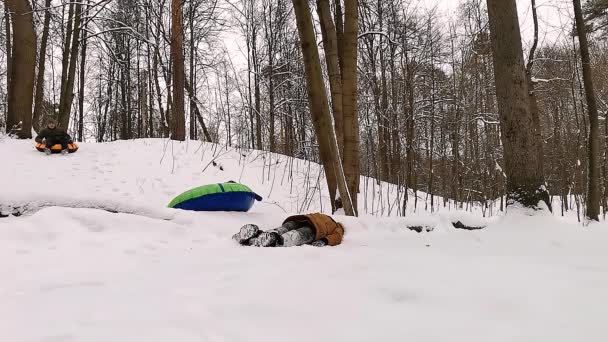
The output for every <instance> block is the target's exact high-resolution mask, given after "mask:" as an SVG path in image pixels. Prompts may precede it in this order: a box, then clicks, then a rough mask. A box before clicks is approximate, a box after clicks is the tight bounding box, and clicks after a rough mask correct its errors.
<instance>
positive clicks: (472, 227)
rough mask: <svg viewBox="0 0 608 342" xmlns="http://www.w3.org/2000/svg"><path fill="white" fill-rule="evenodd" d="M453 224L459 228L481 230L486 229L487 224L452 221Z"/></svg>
mask: <svg viewBox="0 0 608 342" xmlns="http://www.w3.org/2000/svg"><path fill="white" fill-rule="evenodd" d="M452 226H454V228H457V229H465V230H479V229H484V228H485V227H486V226H467V225H465V224H464V223H462V222H461V221H456V222H452Z"/></svg>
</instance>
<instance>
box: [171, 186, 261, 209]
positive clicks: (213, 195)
mask: <svg viewBox="0 0 608 342" xmlns="http://www.w3.org/2000/svg"><path fill="white" fill-rule="evenodd" d="M256 200H257V201H261V200H262V197H261V196H260V195H258V194H256V193H255V192H253V191H252V190H251V189H250V188H249V187H247V186H246V185H243V184H239V183H234V182H228V183H217V184H208V185H203V186H199V187H198V188H194V189H190V190H188V191H186V192H184V193H182V194H180V195H179V196H177V197H175V198H174V199H173V200H172V201H171V203H169V208H175V209H183V210H194V211H248V210H249V209H251V207H252V206H253V203H255V201H256Z"/></svg>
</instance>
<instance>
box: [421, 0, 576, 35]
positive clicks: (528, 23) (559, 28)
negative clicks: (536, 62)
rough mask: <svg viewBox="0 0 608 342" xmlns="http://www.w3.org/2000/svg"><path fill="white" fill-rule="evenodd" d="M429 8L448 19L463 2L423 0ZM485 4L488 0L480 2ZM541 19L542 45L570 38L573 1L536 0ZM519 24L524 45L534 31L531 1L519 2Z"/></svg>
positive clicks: (458, 0) (459, 0) (521, 0)
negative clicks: (434, 8)
mask: <svg viewBox="0 0 608 342" xmlns="http://www.w3.org/2000/svg"><path fill="white" fill-rule="evenodd" d="M421 1H422V2H423V3H424V5H425V6H426V7H428V8H433V7H435V6H437V8H438V9H439V10H440V11H441V12H442V13H443V14H444V15H446V17H451V16H452V15H453V14H454V13H456V9H457V8H458V5H459V4H460V2H461V0H421ZM478 1H481V2H484V3H485V1H486V0H478ZM536 8H537V11H538V19H539V32H540V34H539V40H540V44H541V45H546V44H547V45H553V44H555V42H556V41H557V40H561V39H564V38H568V34H569V32H570V31H571V29H572V18H573V17H574V14H573V10H572V1H571V0H536ZM517 9H518V12H519V24H520V26H521V31H522V39H523V40H524V45H528V44H529V42H530V41H531V39H532V37H533V34H534V30H533V26H532V25H533V23H532V6H531V0H517Z"/></svg>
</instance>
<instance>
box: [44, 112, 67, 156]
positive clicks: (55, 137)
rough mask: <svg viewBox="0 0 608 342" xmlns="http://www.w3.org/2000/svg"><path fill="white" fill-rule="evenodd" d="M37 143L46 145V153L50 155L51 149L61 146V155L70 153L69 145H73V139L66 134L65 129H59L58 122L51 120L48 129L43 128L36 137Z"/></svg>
mask: <svg viewBox="0 0 608 342" xmlns="http://www.w3.org/2000/svg"><path fill="white" fill-rule="evenodd" d="M36 142H37V143H40V144H45V145H46V148H45V150H44V152H46V153H50V152H51V147H53V145H56V144H60V145H61V153H68V144H70V143H72V138H70V136H69V135H68V133H66V131H65V129H63V128H61V127H57V122H56V121H55V120H53V119H49V120H48V121H47V122H46V128H43V129H42V130H41V131H40V132H39V133H38V136H37V137H36Z"/></svg>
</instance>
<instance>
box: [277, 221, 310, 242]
mask: <svg viewBox="0 0 608 342" xmlns="http://www.w3.org/2000/svg"><path fill="white" fill-rule="evenodd" d="M268 233H277V234H279V235H280V236H281V237H282V239H283V245H282V246H283V247H292V246H300V245H305V244H307V243H311V242H313V241H314V240H315V230H314V229H313V228H311V227H308V226H306V225H305V224H302V223H299V222H292V221H287V222H285V223H283V225H282V226H281V227H279V228H275V229H272V230H269V231H268Z"/></svg>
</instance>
